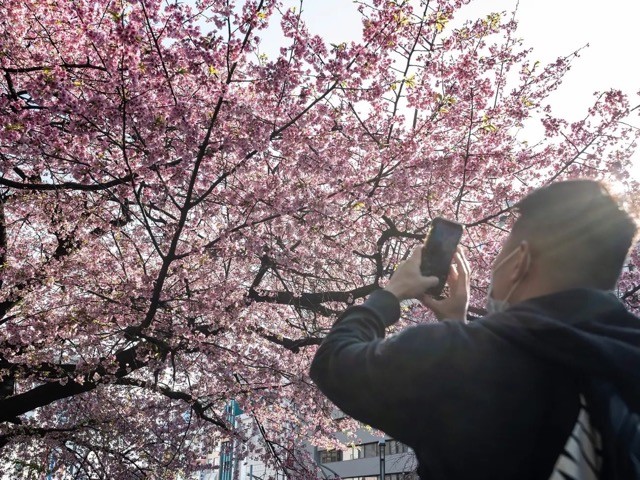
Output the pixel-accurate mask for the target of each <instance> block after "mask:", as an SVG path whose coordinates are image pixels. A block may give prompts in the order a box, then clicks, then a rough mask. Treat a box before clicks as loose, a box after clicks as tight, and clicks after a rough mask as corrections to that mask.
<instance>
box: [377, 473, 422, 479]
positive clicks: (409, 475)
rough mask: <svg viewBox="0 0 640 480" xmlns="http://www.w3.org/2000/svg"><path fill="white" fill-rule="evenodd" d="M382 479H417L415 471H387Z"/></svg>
mask: <svg viewBox="0 0 640 480" xmlns="http://www.w3.org/2000/svg"><path fill="white" fill-rule="evenodd" d="M384 480H419V478H418V474H417V473H415V472H404V473H387V474H386V475H385V476H384Z"/></svg>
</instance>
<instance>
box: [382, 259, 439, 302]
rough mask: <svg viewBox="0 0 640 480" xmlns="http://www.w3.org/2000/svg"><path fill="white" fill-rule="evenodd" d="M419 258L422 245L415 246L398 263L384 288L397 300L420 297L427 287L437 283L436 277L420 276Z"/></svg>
mask: <svg viewBox="0 0 640 480" xmlns="http://www.w3.org/2000/svg"><path fill="white" fill-rule="evenodd" d="M421 259H422V247H417V248H415V249H414V250H413V253H412V254H411V256H410V257H409V258H408V259H407V260H406V261H404V262H402V263H401V264H400V265H398V268H397V269H396V271H395V272H394V273H393V275H392V276H391V280H389V283H388V284H387V287H386V288H385V290H387V291H388V292H391V293H393V294H394V295H395V296H396V297H397V298H398V300H399V301H402V300H407V299H409V298H417V299H422V297H423V296H424V292H425V291H426V290H427V289H429V288H431V287H435V286H436V285H437V284H438V278H437V277H423V276H422V274H421V273H420V262H421Z"/></svg>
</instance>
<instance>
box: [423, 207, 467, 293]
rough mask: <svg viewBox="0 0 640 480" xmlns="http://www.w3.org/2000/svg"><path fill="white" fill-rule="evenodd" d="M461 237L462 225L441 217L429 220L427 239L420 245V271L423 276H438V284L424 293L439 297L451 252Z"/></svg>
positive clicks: (449, 262) (451, 257) (447, 273)
mask: <svg viewBox="0 0 640 480" xmlns="http://www.w3.org/2000/svg"><path fill="white" fill-rule="evenodd" d="M461 237H462V225H460V224H459V223H456V222H452V221H450V220H446V219H444V218H441V217H436V218H434V219H433V220H432V221H431V225H430V228H429V234H428V235H427V240H426V241H425V242H424V246H423V247H422V261H421V263H420V271H421V272H422V275H424V276H425V277H431V276H434V277H438V280H440V281H439V282H438V285H436V286H435V287H432V288H430V289H429V290H427V292H426V293H428V294H429V295H433V296H434V297H439V296H440V295H442V289H443V288H444V284H445V283H446V282H447V277H448V276H449V269H450V268H451V261H452V260H453V254H454V253H455V252H456V247H457V246H458V243H459V242H460V238H461Z"/></svg>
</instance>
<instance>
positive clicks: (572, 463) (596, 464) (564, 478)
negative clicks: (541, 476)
mask: <svg viewBox="0 0 640 480" xmlns="http://www.w3.org/2000/svg"><path fill="white" fill-rule="evenodd" d="M601 470H602V438H601V437H600V433H599V432H598V431H597V430H596V428H595V427H594V426H593V424H592V423H591V418H589V413H588V412H587V402H586V400H585V398H584V397H583V396H582V395H580V412H579V413H578V419H577V420H576V425H575V427H574V428H573V432H571V435H569V439H568V440H567V443H566V444H565V446H564V450H563V451H562V453H561V454H560V456H559V457H558V460H557V461H556V464H555V466H554V467H553V472H552V473H551V477H549V480H598V478H599V477H600V472H601Z"/></svg>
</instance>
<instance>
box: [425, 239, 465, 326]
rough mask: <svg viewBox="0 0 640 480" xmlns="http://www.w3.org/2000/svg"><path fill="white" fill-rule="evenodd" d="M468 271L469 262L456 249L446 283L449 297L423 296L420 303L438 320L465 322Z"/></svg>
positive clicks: (459, 249) (460, 250) (459, 250)
mask: <svg viewBox="0 0 640 480" xmlns="http://www.w3.org/2000/svg"><path fill="white" fill-rule="evenodd" d="M469 282H470V269H469V262H467V259H466V258H465V256H464V253H462V249H461V248H460V247H458V248H457V249H456V253H455V255H454V256H453V263H452V264H451V270H450V271H449V277H448V278H447V283H448V284H449V296H448V297H447V298H444V299H442V300H436V299H435V298H433V297H432V296H430V295H426V294H425V295H423V296H422V297H421V298H419V300H420V302H422V304H423V305H424V306H426V307H428V308H430V309H431V310H433V313H435V314H436V317H437V318H438V320H445V319H448V320H460V321H466V319H467V308H468V307H469V291H470V286H469Z"/></svg>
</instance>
